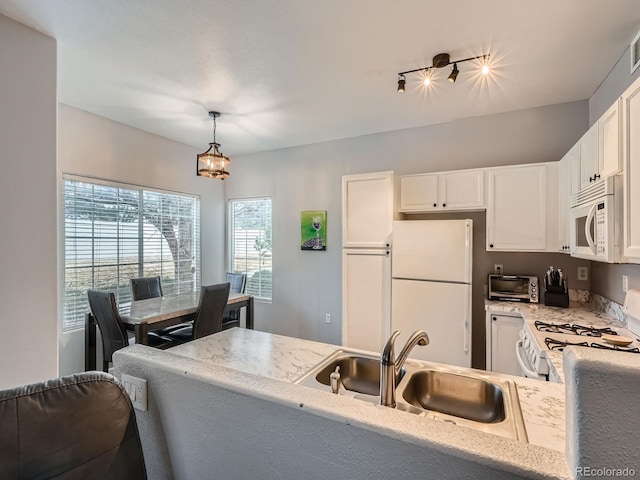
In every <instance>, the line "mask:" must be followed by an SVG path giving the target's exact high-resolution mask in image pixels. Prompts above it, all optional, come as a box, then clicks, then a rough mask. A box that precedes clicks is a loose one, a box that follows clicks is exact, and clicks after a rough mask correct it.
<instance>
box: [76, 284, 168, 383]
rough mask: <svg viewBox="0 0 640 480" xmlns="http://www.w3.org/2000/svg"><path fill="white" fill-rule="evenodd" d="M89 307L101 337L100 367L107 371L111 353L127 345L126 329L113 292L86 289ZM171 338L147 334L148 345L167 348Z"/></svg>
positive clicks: (111, 358) (111, 360)
mask: <svg viewBox="0 0 640 480" xmlns="http://www.w3.org/2000/svg"><path fill="white" fill-rule="evenodd" d="M87 296H88V297H89V308H90V309H91V313H92V314H93V317H94V318H95V319H96V323H97V324H98V328H99V329H100V337H101V338H102V369H103V370H104V371H105V372H108V371H109V363H111V362H113V353H114V352H115V351H117V350H120V349H121V348H124V347H126V346H128V345H129V339H128V337H127V331H126V330H125V328H124V323H122V318H120V312H118V305H117V304H116V296H115V295H114V294H113V292H101V291H98V290H88V291H87ZM171 342H172V339H171V338H168V337H165V336H163V335H149V340H148V343H149V346H151V347H156V348H168V347H170V346H172V344H171Z"/></svg>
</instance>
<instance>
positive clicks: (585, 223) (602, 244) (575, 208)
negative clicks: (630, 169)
mask: <svg viewBox="0 0 640 480" xmlns="http://www.w3.org/2000/svg"><path fill="white" fill-rule="evenodd" d="M570 212H571V213H570V216H569V237H570V238H569V240H570V243H571V256H572V257H577V258H584V259H586V260H594V261H597V262H607V263H619V262H621V261H622V257H621V248H620V241H621V238H622V177H621V176H619V175H616V176H611V177H607V178H604V179H603V180H601V181H600V182H598V183H596V184H594V185H590V186H589V187H587V188H585V189H583V190H581V191H580V192H578V193H577V194H576V195H573V196H572V197H571V210H570Z"/></svg>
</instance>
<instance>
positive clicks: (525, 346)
mask: <svg viewBox="0 0 640 480" xmlns="http://www.w3.org/2000/svg"><path fill="white" fill-rule="evenodd" d="M524 348H526V349H528V348H529V339H528V338H527V339H525V341H524Z"/></svg>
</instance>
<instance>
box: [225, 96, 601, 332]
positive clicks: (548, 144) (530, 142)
mask: <svg viewBox="0 0 640 480" xmlns="http://www.w3.org/2000/svg"><path fill="white" fill-rule="evenodd" d="M587 122H588V103H587V101H582V102H574V103H566V104H561V105H552V106H547V107H541V108H534V109H528V110H522V111H516V112H510V113H504V114H499V115H491V116H485V117H474V118H467V119H463V120H459V121H457V122H453V123H446V124H441V125H435V126H430V127H423V128H413V129H407V130H399V131H395V132H387V133H382V134H375V135H367V136H362V137H356V138H350V139H344V140H338V141H332V142H324V143H318V144H314V145H308V146H303V147H296V148H289V149H284V150H277V151H271V152H265V153H261V154H255V155H247V156H243V157H237V158H234V159H233V164H232V168H233V171H232V172H231V176H230V178H229V180H227V181H228V184H227V189H226V193H227V197H228V198H241V197H251V196H261V195H269V196H271V197H272V198H273V262H274V268H273V303H272V304H264V303H257V304H256V319H255V323H256V328H257V329H258V330H263V331H268V332H271V333H279V334H284V335H290V336H297V337H301V338H308V339H312V340H317V341H322V342H329V343H336V344H338V343H340V340H341V338H340V337H341V304H342V300H341V296H342V287H341V261H342V260H341V177H342V176H343V175H346V174H352V173H363V172H375V171H382V170H394V171H395V173H396V174H409V173H422V172H435V171H443V170H456V169H463V168H473V167H487V166H496V165H512V164H520V163H532V162H548V161H556V160H559V159H560V158H562V156H563V155H564V154H565V153H566V152H567V151H568V150H569V148H570V147H571V146H572V145H573V144H574V143H575V142H576V141H578V140H579V139H580V137H581V136H582V134H583V133H584V132H585V131H586V130H587ZM302 210H327V225H328V228H327V234H328V237H327V242H328V247H327V251H326V252H311V251H301V250H300V211H302ZM325 313H331V315H332V318H333V323H331V324H326V323H325Z"/></svg>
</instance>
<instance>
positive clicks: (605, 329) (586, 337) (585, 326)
mask: <svg viewBox="0 0 640 480" xmlns="http://www.w3.org/2000/svg"><path fill="white" fill-rule="evenodd" d="M625 313H626V315H627V319H628V322H629V324H628V328H625V327H624V326H622V325H615V324H611V323H610V322H606V321H604V320H601V319H594V321H593V322H581V321H572V322H562V321H547V319H544V320H542V319H529V320H526V321H525V322H524V326H523V328H522V330H521V331H520V336H519V337H520V338H519V340H518V342H517V344H516V357H517V359H518V363H519V364H520V368H521V370H522V375H523V376H525V377H528V378H537V379H539V380H549V381H556V382H560V381H561V379H560V376H559V374H558V372H556V371H555V369H554V368H553V367H552V366H551V365H552V361H551V360H552V359H551V357H552V355H554V354H553V353H551V352H562V351H563V350H564V348H565V347H566V346H569V345H578V346H581V347H589V348H602V349H607V350H617V351H621V352H627V353H628V354H639V353H640V341H639V340H638V333H640V321H639V320H638V317H640V295H638V296H637V299H634V298H631V299H630V297H629V296H628V297H627V300H626V301H625ZM625 337H626V338H628V339H629V340H632V342H631V343H630V344H628V345H619V343H622V342H621V340H622V339H624V338H625Z"/></svg>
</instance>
